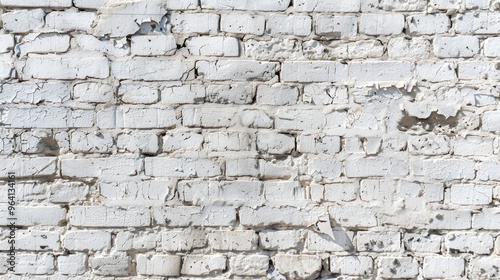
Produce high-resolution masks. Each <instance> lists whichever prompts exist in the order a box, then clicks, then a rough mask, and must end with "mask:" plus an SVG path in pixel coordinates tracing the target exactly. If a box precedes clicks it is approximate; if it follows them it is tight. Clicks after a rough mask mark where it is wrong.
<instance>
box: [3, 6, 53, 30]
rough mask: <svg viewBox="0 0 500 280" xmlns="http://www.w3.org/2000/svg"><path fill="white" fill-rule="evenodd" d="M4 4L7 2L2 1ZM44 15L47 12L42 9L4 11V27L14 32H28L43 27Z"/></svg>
mask: <svg viewBox="0 0 500 280" xmlns="http://www.w3.org/2000/svg"><path fill="white" fill-rule="evenodd" d="M11 2H14V1H11ZM2 5H5V4H3V2H2ZM44 17H45V13H44V12H43V10H42V9H33V10H17V11H12V12H7V13H3V14H2V23H3V28H4V29H5V30H7V31H9V32H12V33H27V32H30V31H34V30H38V29H41V28H42V27H43V25H44Z"/></svg>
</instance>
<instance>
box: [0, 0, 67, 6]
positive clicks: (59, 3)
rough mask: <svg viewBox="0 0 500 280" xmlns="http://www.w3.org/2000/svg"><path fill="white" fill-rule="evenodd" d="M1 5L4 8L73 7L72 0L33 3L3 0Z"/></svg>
mask: <svg viewBox="0 0 500 280" xmlns="http://www.w3.org/2000/svg"><path fill="white" fill-rule="evenodd" d="M0 5H1V6H3V7H13V8H33V7H40V8H45V7H50V8H70V7H71V6H72V2H71V0H41V1H37V2H35V3H33V2H32V1H29V0H2V2H1V3H0Z"/></svg>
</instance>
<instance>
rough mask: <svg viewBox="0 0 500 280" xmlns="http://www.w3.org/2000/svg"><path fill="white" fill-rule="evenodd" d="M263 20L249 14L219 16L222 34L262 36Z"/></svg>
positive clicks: (260, 17) (261, 17)
mask: <svg viewBox="0 0 500 280" xmlns="http://www.w3.org/2000/svg"><path fill="white" fill-rule="evenodd" d="M265 22H266V20H265V18H264V17H263V16H257V15H250V14H239V13H231V14H223V15H221V21H220V29H221V31H223V32H228V33H236V34H254V35H263V34H264V30H265Z"/></svg>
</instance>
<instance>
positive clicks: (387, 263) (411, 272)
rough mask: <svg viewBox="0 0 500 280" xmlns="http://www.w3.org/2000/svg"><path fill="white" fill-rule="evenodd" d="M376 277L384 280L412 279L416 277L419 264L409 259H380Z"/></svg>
mask: <svg viewBox="0 0 500 280" xmlns="http://www.w3.org/2000/svg"><path fill="white" fill-rule="evenodd" d="M378 267H379V271H378V275H379V276H380V277H383V278H384V279H394V278H396V279H400V278H414V277H417V276H418V268H419V264H418V262H417V260H415V259H414V258H411V257H381V258H379V262H378Z"/></svg>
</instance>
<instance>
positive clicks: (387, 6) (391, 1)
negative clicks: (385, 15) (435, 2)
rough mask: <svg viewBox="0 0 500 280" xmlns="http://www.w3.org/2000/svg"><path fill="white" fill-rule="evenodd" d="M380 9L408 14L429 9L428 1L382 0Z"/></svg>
mask: <svg viewBox="0 0 500 280" xmlns="http://www.w3.org/2000/svg"><path fill="white" fill-rule="evenodd" d="M379 7H380V8H382V10H386V11H395V12H406V11H425V10H426V8H427V1H426V0H412V1H398V0H382V1H380V4H379Z"/></svg>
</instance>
